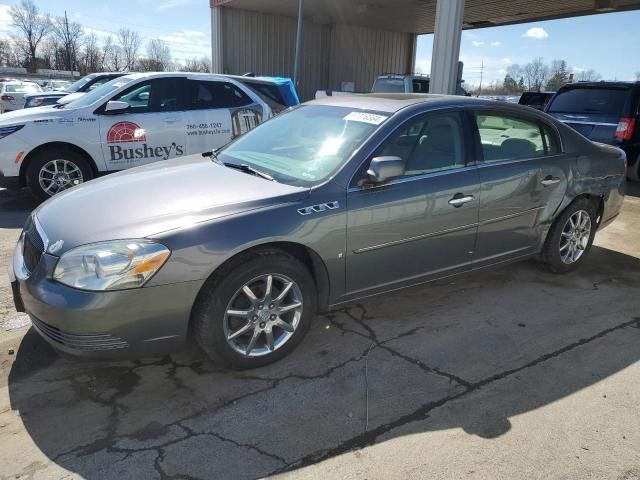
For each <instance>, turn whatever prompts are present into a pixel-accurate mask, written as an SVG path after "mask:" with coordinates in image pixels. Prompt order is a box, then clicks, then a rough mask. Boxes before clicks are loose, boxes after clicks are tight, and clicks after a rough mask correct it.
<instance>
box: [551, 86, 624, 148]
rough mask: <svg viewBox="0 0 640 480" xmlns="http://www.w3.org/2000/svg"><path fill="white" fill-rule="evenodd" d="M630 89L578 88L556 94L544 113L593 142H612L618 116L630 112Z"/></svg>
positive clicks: (606, 87) (618, 119)
mask: <svg viewBox="0 0 640 480" xmlns="http://www.w3.org/2000/svg"><path fill="white" fill-rule="evenodd" d="M630 102H631V87H629V86H623V85H621V86H616V85H606V86H604V85H603V86H590V85H589V86H587V85H585V86H577V87H571V86H570V87H565V88H562V89H560V90H559V91H558V93H557V94H556V95H555V97H554V98H553V99H552V100H551V103H549V106H548V107H547V113H549V114H551V115H553V116H554V117H556V118H557V119H558V120H560V121H561V122H563V123H566V124H567V125H569V126H570V127H572V128H573V129H574V130H576V131H578V132H579V133H581V134H582V135H584V136H585V137H587V138H588V139H590V140H593V141H595V142H602V143H609V144H611V143H613V142H614V136H615V133H616V128H617V127H618V122H619V121H620V117H622V116H625V113H626V112H628V111H629V110H630V109H631V105H630Z"/></svg>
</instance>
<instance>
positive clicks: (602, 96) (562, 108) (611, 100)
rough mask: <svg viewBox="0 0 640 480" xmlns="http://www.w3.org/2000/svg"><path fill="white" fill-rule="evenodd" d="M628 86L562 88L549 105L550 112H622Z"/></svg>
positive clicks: (617, 113)
mask: <svg viewBox="0 0 640 480" xmlns="http://www.w3.org/2000/svg"><path fill="white" fill-rule="evenodd" d="M628 96H629V89H628V88H602V87H585V88H568V89H566V90H560V91H559V92H558V93H557V94H556V97H555V98H554V99H553V102H552V103H551V105H549V110H548V112H549V113H583V114H593V113H598V114H604V115H616V116H619V115H621V114H622V111H623V109H624V105H625V102H626V100H627V98H628Z"/></svg>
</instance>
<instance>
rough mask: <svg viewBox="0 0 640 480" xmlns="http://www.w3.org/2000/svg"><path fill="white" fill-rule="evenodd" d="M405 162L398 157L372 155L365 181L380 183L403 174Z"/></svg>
mask: <svg viewBox="0 0 640 480" xmlns="http://www.w3.org/2000/svg"><path fill="white" fill-rule="evenodd" d="M404 171H405V164H404V160H403V159H402V158H400V157H392V156H387V157H374V158H372V159H371V164H370V165H369V170H367V179H366V181H365V183H369V184H374V185H377V184H380V183H384V182H387V181H389V180H393V179H394V178H398V177H401V176H402V175H404Z"/></svg>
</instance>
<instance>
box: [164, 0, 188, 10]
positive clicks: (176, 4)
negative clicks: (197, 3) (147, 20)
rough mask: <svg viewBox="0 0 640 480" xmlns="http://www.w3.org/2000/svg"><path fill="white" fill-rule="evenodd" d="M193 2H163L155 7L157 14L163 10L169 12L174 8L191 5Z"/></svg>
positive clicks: (186, 0) (185, 0) (171, 0)
mask: <svg viewBox="0 0 640 480" xmlns="http://www.w3.org/2000/svg"><path fill="white" fill-rule="evenodd" d="M192 3H193V0H164V1H163V2H161V3H160V4H159V5H158V6H156V11H157V12H162V11H164V10H169V9H171V8H176V7H184V6H186V5H191V4H192Z"/></svg>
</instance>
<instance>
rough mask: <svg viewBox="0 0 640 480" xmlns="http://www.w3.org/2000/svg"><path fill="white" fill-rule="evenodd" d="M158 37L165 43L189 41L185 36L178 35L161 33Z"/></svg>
mask: <svg viewBox="0 0 640 480" xmlns="http://www.w3.org/2000/svg"><path fill="white" fill-rule="evenodd" d="M158 38H159V39H160V40H162V41H163V42H167V43H182V44H185V43H190V42H189V40H188V39H187V38H185V37H183V36H180V35H161V36H159V37H158Z"/></svg>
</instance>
